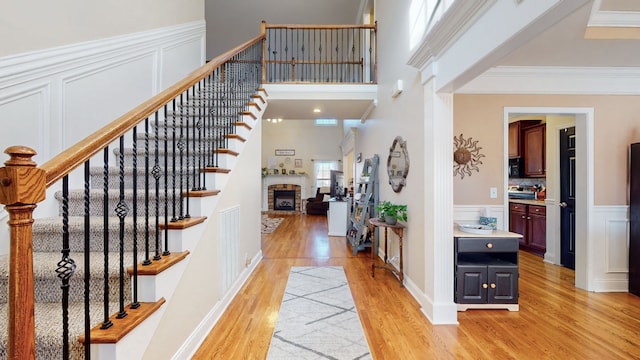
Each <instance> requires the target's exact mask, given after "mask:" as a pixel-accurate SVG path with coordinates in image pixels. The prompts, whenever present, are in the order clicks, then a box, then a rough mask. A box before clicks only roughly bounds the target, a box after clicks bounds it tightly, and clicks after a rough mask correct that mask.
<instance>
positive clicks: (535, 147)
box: [522, 124, 546, 177]
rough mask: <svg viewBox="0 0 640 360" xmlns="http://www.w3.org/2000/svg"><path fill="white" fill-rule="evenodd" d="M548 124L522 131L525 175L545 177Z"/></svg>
mask: <svg viewBox="0 0 640 360" xmlns="http://www.w3.org/2000/svg"><path fill="white" fill-rule="evenodd" d="M545 139H546V125H545V124H540V125H535V126H531V127H528V128H526V129H524V130H523V131H522V146H523V150H522V152H523V157H524V176H525V177H544V176H546V169H545V166H546V164H545Z"/></svg>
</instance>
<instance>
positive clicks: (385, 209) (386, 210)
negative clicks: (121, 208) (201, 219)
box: [376, 201, 407, 225]
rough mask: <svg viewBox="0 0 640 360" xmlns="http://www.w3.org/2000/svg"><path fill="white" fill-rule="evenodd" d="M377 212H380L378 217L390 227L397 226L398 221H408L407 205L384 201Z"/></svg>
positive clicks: (377, 207) (377, 208)
mask: <svg viewBox="0 0 640 360" xmlns="http://www.w3.org/2000/svg"><path fill="white" fill-rule="evenodd" d="M376 210H378V216H379V217H380V218H381V219H383V220H384V222H385V223H387V224H389V225H395V224H396V223H397V222H398V220H401V221H407V205H397V204H394V203H392V202H390V201H383V202H381V203H379V204H378V205H377V206H376Z"/></svg>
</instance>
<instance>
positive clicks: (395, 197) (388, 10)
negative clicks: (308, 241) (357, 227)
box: [356, 0, 453, 302]
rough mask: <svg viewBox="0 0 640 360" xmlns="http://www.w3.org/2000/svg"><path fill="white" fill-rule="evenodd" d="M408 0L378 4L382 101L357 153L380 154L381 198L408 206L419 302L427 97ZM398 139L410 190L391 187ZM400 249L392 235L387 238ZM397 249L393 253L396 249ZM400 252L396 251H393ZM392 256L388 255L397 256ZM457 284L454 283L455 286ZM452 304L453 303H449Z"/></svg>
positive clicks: (407, 243)
mask: <svg viewBox="0 0 640 360" xmlns="http://www.w3.org/2000/svg"><path fill="white" fill-rule="evenodd" d="M409 5H410V1H408V0H403V1H396V2H377V3H376V16H377V18H376V20H377V21H378V24H379V28H378V47H379V48H380V49H384V51H381V52H380V53H379V54H378V102H377V107H376V108H375V110H374V111H373V112H372V113H371V114H370V116H369V119H368V120H367V121H366V122H365V123H364V124H360V125H359V127H358V136H357V143H356V149H357V152H362V156H363V158H369V157H371V156H372V155H373V154H378V155H379V156H380V163H381V164H380V174H379V182H380V200H381V201H383V200H389V201H392V202H394V203H399V204H406V205H407V206H408V221H407V229H406V231H405V233H404V241H403V247H404V272H405V282H406V285H407V288H408V289H409V290H410V291H412V293H413V295H414V296H415V297H416V298H417V299H418V300H419V301H421V302H422V301H428V300H426V299H425V290H426V289H425V257H424V254H425V240H424V237H425V226H426V224H425V223H424V221H423V219H424V216H425V211H427V210H428V211H431V209H425V196H426V195H425V187H424V182H423V181H424V179H425V177H428V176H430V174H427V173H425V158H424V152H425V142H424V129H425V124H424V99H423V94H424V92H423V90H422V86H421V84H420V76H419V73H418V71H417V70H416V69H414V68H412V67H410V66H409V65H407V61H408V58H409V28H408V22H407V18H408V9H409ZM397 80H402V81H403V85H404V86H403V87H404V91H403V92H402V94H400V95H399V96H398V97H397V98H392V97H391V90H392V88H393V84H394V83H396V81H397ZM396 136H401V137H402V138H403V139H404V140H405V141H406V142H407V151H408V155H409V160H410V168H409V173H408V176H407V179H406V186H405V187H403V188H402V190H401V192H399V193H395V192H393V190H392V188H391V186H390V185H389V184H388V176H387V165H386V164H387V157H388V155H389V148H390V147H391V145H392V143H393V140H394V138H395V137H396ZM389 238H390V239H392V240H393V241H392V245H393V246H394V247H397V241H396V238H395V235H394V234H389ZM392 251H393V250H392ZM395 251H397V250H395ZM394 254H395V253H393V254H389V256H393V255H394ZM451 286H453V284H451ZM451 301H452V300H451Z"/></svg>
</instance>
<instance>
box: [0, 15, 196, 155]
mask: <svg viewBox="0 0 640 360" xmlns="http://www.w3.org/2000/svg"><path fill="white" fill-rule="evenodd" d="M205 34H206V24H205V22H204V21H195V22H191V23H186V24H180V25H176V26H170V27H166V28H160V29H155V30H151V31H146V32H141V33H134V34H128V35H123V36H117V37H113V38H107V39H102V40H96V41H90V42H83V43H78V44H72V45H66V46H61V47H57V48H52V49H43V50H38V51H33V52H29V53H24V54H17V55H11V56H7V57H4V58H0V126H2V129H3V131H2V134H0V150H3V151H4V149H5V148H6V147H8V146H10V145H27V146H30V147H33V148H34V150H36V151H37V152H38V154H39V155H38V156H37V157H36V158H34V160H35V161H36V162H37V163H38V164H42V163H44V162H45V161H47V160H48V159H50V158H51V157H53V156H55V155H56V154H58V153H59V152H60V151H62V150H64V149H65V148H66V147H68V146H70V145H72V144H73V143H75V142H76V141H78V140H79V139H82V138H83V137H84V136H86V135H87V134H89V133H92V132H94V131H96V130H98V129H99V128H100V127H101V126H104V125H106V124H108V123H110V122H111V121H113V120H115V119H116V118H117V117H118V116H120V115H122V114H124V113H125V112H127V111H129V110H131V109H132V108H133V107H135V106H137V105H138V104H140V103H141V102H143V101H144V100H147V99H148V98H149V97H150V96H152V95H153V94H155V93H157V92H159V91H160V90H161V86H162V87H163V88H164V87H168V86H169V85H171V84H170V83H168V82H169V81H171V82H172V83H173V82H175V81H177V80H178V79H181V78H183V77H184V76H185V75H187V74H189V73H190V72H192V71H193V70H195V69H196V68H197V67H199V66H200V65H202V64H204V59H205V49H204V45H203V44H204V39H205ZM165 58H166V59H165ZM163 79H164V80H163ZM31 131H33V132H31Z"/></svg>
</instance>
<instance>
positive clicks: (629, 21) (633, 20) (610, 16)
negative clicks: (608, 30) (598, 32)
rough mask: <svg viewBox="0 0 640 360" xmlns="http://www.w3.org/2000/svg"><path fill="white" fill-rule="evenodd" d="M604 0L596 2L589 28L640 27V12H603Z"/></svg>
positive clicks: (590, 17) (592, 9)
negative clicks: (601, 8) (602, 4)
mask: <svg viewBox="0 0 640 360" xmlns="http://www.w3.org/2000/svg"><path fill="white" fill-rule="evenodd" d="M601 3H602V0H595V1H594V2H593V7H592V8H591V15H590V16H589V22H588V24H587V26H589V27H640V12H639V11H603V10H600V7H601Z"/></svg>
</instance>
